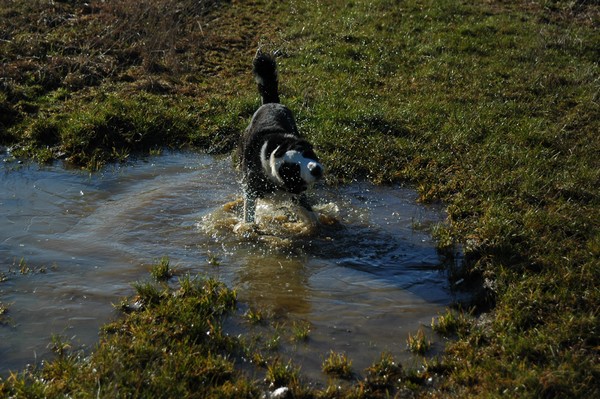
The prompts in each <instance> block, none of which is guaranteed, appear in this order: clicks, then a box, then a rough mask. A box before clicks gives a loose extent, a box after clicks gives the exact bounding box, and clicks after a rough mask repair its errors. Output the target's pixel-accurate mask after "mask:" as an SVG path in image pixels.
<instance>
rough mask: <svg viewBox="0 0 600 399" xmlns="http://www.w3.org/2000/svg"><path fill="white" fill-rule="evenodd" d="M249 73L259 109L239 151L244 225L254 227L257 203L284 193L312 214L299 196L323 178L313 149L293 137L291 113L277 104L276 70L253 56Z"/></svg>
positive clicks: (267, 57)
mask: <svg viewBox="0 0 600 399" xmlns="http://www.w3.org/2000/svg"><path fill="white" fill-rule="evenodd" d="M252 72H253V74H254V78H255V80H256V83H257V84H258V91H259V93H260V95H261V97H262V105H261V106H260V107H259V108H258V109H257V110H256V112H255V113H254V115H253V117H252V120H251V122H250V124H249V126H248V127H247V128H246V130H245V131H244V133H243V135H242V138H241V140H240V143H239V146H238V160H239V162H240V168H241V171H242V188H243V194H244V216H243V218H244V222H246V223H254V221H255V217H254V215H255V209H256V200H257V199H258V198H263V197H265V196H266V195H269V194H271V193H277V192H285V193H288V194H290V195H291V196H292V198H293V200H294V201H295V202H297V203H298V204H299V205H301V206H303V207H304V208H306V209H307V210H311V208H310V205H309V204H308V202H307V201H306V196H305V194H304V192H305V191H306V190H307V189H308V188H309V187H310V186H311V185H312V184H313V183H315V182H316V181H317V180H319V179H321V177H322V176H323V166H322V165H321V163H320V162H319V159H318V157H317V155H316V154H315V152H314V150H313V146H312V145H311V144H310V143H309V142H308V141H306V140H305V139H303V138H302V137H301V136H300V133H299V132H298V128H297V126H296V122H295V120H294V116H293V115H292V112H291V111H290V110H289V109H288V108H287V107H286V106H284V105H282V104H280V102H279V91H278V77H277V65H276V63H275V60H274V59H273V57H271V56H270V55H268V54H265V53H262V52H261V51H260V50H259V51H258V52H257V53H256V56H255V58H254V61H253V63H252Z"/></svg>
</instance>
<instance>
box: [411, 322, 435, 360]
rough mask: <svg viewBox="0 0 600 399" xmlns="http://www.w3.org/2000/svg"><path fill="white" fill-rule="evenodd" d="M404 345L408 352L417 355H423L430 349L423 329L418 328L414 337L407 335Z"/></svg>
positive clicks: (428, 340)
mask: <svg viewBox="0 0 600 399" xmlns="http://www.w3.org/2000/svg"><path fill="white" fill-rule="evenodd" d="M406 344H407V345H408V350H410V351H411V352H413V353H416V354H418V355H425V354H426V353H427V351H429V349H430V348H431V340H430V339H429V338H427V336H426V335H425V331H423V328H419V330H418V331H417V332H416V333H415V334H414V335H413V334H408V338H407V339H406Z"/></svg>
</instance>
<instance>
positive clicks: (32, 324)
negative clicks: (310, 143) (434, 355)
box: [0, 153, 456, 376]
mask: <svg viewBox="0 0 600 399" xmlns="http://www.w3.org/2000/svg"><path fill="white" fill-rule="evenodd" d="M1 158H2V157H0V159H1ZM0 168H2V171H1V172H0V276H1V277H3V280H5V281H2V282H0V302H1V303H3V304H4V305H7V306H8V308H9V312H8V316H9V319H8V322H7V323H4V324H2V325H0V375H3V376H4V375H6V374H7V373H8V371H9V370H19V369H22V368H24V367H25V366H26V365H27V364H35V363H39V362H40V361H41V360H42V359H45V358H47V357H48V356H49V353H50V350H49V348H48V344H49V343H50V341H51V337H52V335H53V334H59V335H61V336H63V337H66V338H67V339H69V340H71V341H72V343H73V344H74V346H76V347H77V346H83V347H88V348H89V347H93V345H94V343H95V342H97V339H98V329H99V327H100V326H101V325H102V324H104V323H106V322H107V321H110V320H111V319H113V318H115V317H117V316H118V314H117V312H116V311H115V310H114V308H113V306H112V304H114V303H118V302H119V301H120V300H121V299H122V298H123V297H125V296H128V295H131V294H132V293H133V289H132V288H131V283H132V282H135V281H139V280H143V279H147V278H148V270H149V268H150V265H151V264H153V263H156V262H157V261H158V260H159V259H160V258H162V257H164V256H167V257H168V258H169V260H170V263H171V265H172V266H174V267H175V268H176V269H177V270H178V271H179V273H186V272H190V273H192V274H197V273H200V274H203V275H209V276H214V277H217V278H218V279H220V280H221V281H224V282H225V283H226V284H227V285H228V286H229V287H232V288H235V289H236V290H237V292H238V298H239V299H240V302H241V304H242V306H244V307H246V308H252V309H260V310H261V311H264V312H265V313H267V314H270V315H274V316H275V317H284V318H286V319H287V320H291V321H296V320H297V321H298V322H301V323H305V325H309V326H310V334H309V339H308V341H306V342H305V343H302V344H293V345H292V344H286V343H283V345H282V348H281V349H282V351H284V352H288V353H289V354H290V355H291V356H292V357H294V359H295V362H297V363H298V364H299V365H300V366H301V367H302V371H303V373H304V374H314V373H318V371H319V369H320V365H321V363H322V361H323V359H324V358H325V357H326V356H327V354H328V353H329V350H330V349H331V350H334V351H338V352H344V353H346V354H347V355H348V357H349V358H350V359H351V360H352V362H353V368H355V369H356V370H362V369H364V368H365V367H368V366H369V365H371V364H372V362H373V361H374V360H377V359H378V358H379V355H380V353H381V352H384V351H385V352H390V353H391V354H393V355H394V356H395V357H396V359H397V360H400V361H405V362H410V361H412V360H411V357H410V356H411V355H410V353H408V352H407V350H406V338H407V336H408V334H409V333H414V332H415V331H416V330H418V328H419V327H420V326H421V325H425V326H429V324H430V322H431V319H432V317H434V316H436V315H438V314H439V313H443V312H444V309H445V306H446V305H447V304H449V303H451V302H453V301H454V300H455V299H456V298H455V296H454V293H453V292H452V291H451V290H450V289H449V286H448V281H447V272H446V271H445V270H446V269H445V267H444V265H443V264H442V259H440V257H439V256H438V254H437V252H436V250H435V245H434V242H433V241H432V239H431V237H430V235H429V234H428V232H427V227H428V226H431V225H432V224H434V223H438V222H439V221H441V220H442V219H443V217H444V215H443V212H442V209H441V208H439V207H436V206H424V205H421V204H417V203H416V193H415V192H414V191H412V190H410V189H407V188H402V187H397V186H396V187H377V186H372V185H370V184H367V183H354V184H351V185H347V186H342V187H329V186H319V187H317V188H316V190H315V194H314V196H313V197H312V200H313V201H314V202H315V203H316V204H317V205H316V206H315V209H316V210H317V216H318V218H319V220H318V221H317V223H318V224H317V225H316V228H313V227H315V226H311V225H310V223H308V222H306V221H305V220H303V219H302V218H295V216H294V212H293V209H291V211H290V209H289V208H286V207H282V206H280V204H278V203H276V202H274V203H268V202H265V203H262V204H260V206H259V209H258V212H257V216H258V217H261V218H262V221H261V219H259V221H260V222H261V224H259V227H260V228H259V230H258V231H246V232H243V231H242V232H240V230H239V229H237V230H236V226H237V224H238V223H239V216H238V215H237V214H236V208H237V203H236V201H238V200H239V198H240V187H239V184H238V181H237V179H238V176H237V173H236V172H235V171H234V170H233V169H232V163H231V160H230V159H229V158H214V157H211V156H207V155H201V154H192V153H171V154H165V155H162V156H157V157H153V158H149V159H147V160H145V161H137V162H135V163H133V164H131V165H128V166H112V167H109V168H107V169H106V170H104V171H103V172H102V173H96V174H91V175H90V174H88V173H85V172H81V171H70V170H65V169H64V168H62V167H61V166H59V165H57V166H50V167H40V166H36V165H18V164H17V163H15V162H2V164H0ZM313 222H314V221H313ZM431 338H432V339H434V338H435V336H434V335H433V334H431ZM438 345H439V344H438ZM440 347H441V346H440Z"/></svg>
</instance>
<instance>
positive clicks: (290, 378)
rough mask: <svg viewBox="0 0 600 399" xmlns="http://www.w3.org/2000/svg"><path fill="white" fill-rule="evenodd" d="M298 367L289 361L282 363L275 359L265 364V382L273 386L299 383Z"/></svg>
mask: <svg viewBox="0 0 600 399" xmlns="http://www.w3.org/2000/svg"><path fill="white" fill-rule="evenodd" d="M299 377H300V369H299V368H298V367H296V366H294V365H293V364H292V362H291V361H289V362H287V363H283V362H282V361H280V360H275V361H274V362H272V363H271V364H269V365H268V366H267V373H266V376H265V380H266V382H268V383H269V384H270V385H271V386H273V387H285V386H290V385H291V386H296V385H298V383H299Z"/></svg>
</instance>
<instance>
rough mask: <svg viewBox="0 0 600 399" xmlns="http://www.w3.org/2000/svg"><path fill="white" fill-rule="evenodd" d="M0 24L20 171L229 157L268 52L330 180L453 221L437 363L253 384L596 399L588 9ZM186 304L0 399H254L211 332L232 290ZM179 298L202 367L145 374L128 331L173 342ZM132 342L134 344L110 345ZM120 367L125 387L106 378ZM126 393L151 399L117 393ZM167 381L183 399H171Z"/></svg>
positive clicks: (558, 4) (480, 8)
mask: <svg viewBox="0 0 600 399" xmlns="http://www.w3.org/2000/svg"><path fill="white" fill-rule="evenodd" d="M0 19H1V20H2V25H3V31H2V32H1V33H0V57H1V58H2V64H1V66H0V144H1V145H3V146H6V147H8V148H10V153H11V154H12V156H13V157H15V158H19V159H23V158H29V159H34V160H36V161H38V162H42V163H44V162H51V161H53V160H56V159H62V160H65V162H66V163H67V164H69V165H71V166H73V167H82V168H87V169H90V170H97V169H99V168H101V167H102V166H103V165H105V164H106V163H109V162H126V161H127V159H129V158H131V157H134V156H143V155H144V154H148V153H156V152H160V151H161V150H162V149H164V148H193V149H197V150H202V151H209V152H212V153H226V152H229V151H231V149H232V148H233V146H234V145H235V142H236V139H237V137H238V135H239V132H240V131H241V130H243V128H244V127H245V125H246V124H247V123H248V120H249V118H250V116H251V115H252V112H253V110H254V109H255V108H256V106H257V105H258V101H259V99H258V96H257V93H256V89H255V87H254V84H253V81H252V77H251V74H250V70H249V65H250V61H251V59H252V57H253V54H254V52H255V51H256V49H257V48H258V47H259V46H262V47H263V48H265V49H268V50H270V51H276V52H277V54H278V55H279V64H280V75H281V76H282V83H281V86H282V87H281V91H282V101H283V102H284V103H286V104H287V105H288V106H290V108H292V110H293V111H294V112H295V113H296V115H297V118H298V123H299V127H300V129H301V130H302V131H303V132H304V133H305V134H306V136H308V138H309V139H310V140H311V141H312V142H314V143H315V146H316V148H317V149H318V152H319V154H320V155H321V157H322V161H323V163H324V164H325V165H327V173H328V179H329V182H331V183H335V182H344V181H348V180H351V179H355V178H366V179H370V180H372V181H374V182H376V183H379V184H387V183H392V182H394V183H397V182H403V183H409V184H412V185H414V186H415V187H416V188H417V189H418V192H419V195H420V199H421V200H422V201H424V202H431V201H442V202H443V203H444V204H446V205H447V211H448V219H447V222H446V223H445V224H444V225H442V226H439V227H438V228H437V229H436V231H435V234H436V238H437V239H438V241H439V247H440V251H443V252H444V253H446V254H447V256H453V255H454V254H456V253H457V251H458V249H459V248H460V250H461V252H462V253H463V254H464V255H463V256H464V261H463V265H462V267H461V268H460V270H456V271H454V273H453V275H452V279H453V281H454V282H456V283H459V282H460V283H461V284H460V285H462V286H464V287H465V289H469V290H473V291H474V292H477V293H478V294H477V296H476V298H474V300H473V303H468V304H463V305H462V309H468V311H466V310H464V311H461V310H458V311H456V313H451V312H449V313H448V315H445V316H444V317H441V318H440V320H438V325H437V329H438V330H439V331H443V332H444V333H446V334H448V335H449V336H452V337H453V340H451V341H449V343H448V345H447V348H446V351H445V353H444V354H443V356H442V357H440V358H439V359H435V360H431V361H430V362H429V364H428V366H427V367H425V368H424V369H423V370H418V371H407V370H402V369H401V368H399V367H398V366H397V365H395V364H394V363H393V361H392V360H390V359H388V358H386V357H382V359H381V360H380V361H379V362H378V363H377V364H376V365H374V366H373V369H372V370H371V371H370V374H369V376H370V377H368V378H367V379H365V380H364V381H355V382H354V383H353V384H350V386H348V387H345V388H343V389H342V388H341V390H337V389H336V388H334V387H333V386H332V387H329V388H327V389H323V390H318V389H311V388H310V387H309V386H307V385H304V384H303V383H302V382H301V381H300V379H299V377H298V375H297V370H295V369H294V368H293V366H291V365H289V364H281V363H278V362H277V361H276V360H274V359H263V360H264V363H262V361H257V364H259V363H262V364H263V367H264V368H265V370H266V374H267V377H266V380H267V382H268V383H273V384H275V385H280V384H287V385H288V386H290V387H291V388H292V390H293V393H294V397H373V396H381V397H386V395H387V394H389V395H391V396H394V395H399V396H400V397H404V396H411V395H414V396H417V397H418V396H434V397H452V396H454V397H461V398H462V397H496V396H508V397H532V398H537V397H547V398H551V397H561V398H562V397H582V398H583V397H586V398H587V397H595V396H599V395H600V383H599V381H600V329H599V325H600V323H599V320H598V317H599V309H600V261H599V259H600V217H599V215H600V195H599V189H598V187H600V157H599V156H598V154H600V140H599V138H598V132H600V98H599V92H600V66H599V64H598V62H599V60H600V33H599V32H600V5H599V4H598V3H597V2H596V1H584V0H581V1H559V0H554V1H553V0H547V1H544V0H539V1H529V2H523V1H517V0H514V1H512V0H506V1H499V0H490V1H485V2H479V1H466V0H465V1H452V0H440V1H433V0H432V1H427V0H406V1H385V0H375V1H371V2H366V1H360V0H356V1H338V0H323V1H305V0H290V1H286V2H271V1H261V0H257V1H252V2H249V1H248V2H245V1H244V2H237V1H231V2H221V1H218V0H212V1H204V2H197V1H187V0H186V1H181V0H179V1H176V0H154V1H152V0H138V1H135V2H134V1H130V0H124V1H111V0H108V1H103V2H101V1H94V0H93V1H89V2H83V1H78V0H62V1H52V2H50V1H41V0H11V1H4V2H2V4H1V5H0ZM10 161H11V159H8V160H7V162H10ZM186 284H187V285H186ZM182 285H184V286H186V287H188V291H185V290H184V292H181V293H180V295H177V296H173V295H171V294H167V293H166V292H167V291H165V290H166V289H167V288H165V287H162V286H160V285H158V286H155V285H148V286H140V287H137V289H138V293H139V294H140V296H141V297H143V298H145V300H146V301H147V303H149V304H151V306H150V305H149V306H148V307H147V308H146V309H145V310H144V311H143V313H140V312H132V313H130V314H128V315H126V316H124V318H123V320H122V321H121V322H120V323H122V324H119V325H112V326H107V327H106V334H107V338H105V339H103V340H102V342H101V343H100V345H99V349H98V351H97V352H96V354H95V355H92V356H90V357H87V358H81V357H79V356H78V355H76V354H70V353H69V352H68V350H67V349H68V348H67V346H68V345H67V344H66V343H63V342H56V343H55V344H56V345H55V346H56V349H57V353H58V359H57V361H56V362H55V363H53V364H50V365H47V366H46V367H45V368H44V369H43V370H37V371H34V372H28V371H24V372H23V373H20V374H15V375H14V376H12V377H10V378H8V379H6V380H4V381H0V393H3V394H7V395H19V394H22V395H31V396H61V395H62V396H72V397H75V396H77V397H79V396H81V397H88V396H96V394H98V396H106V397H109V396H110V397H113V396H114V395H113V394H115V393H118V392H121V395H122V396H128V395H134V396H135V395H149V394H151V393H152V392H163V393H164V394H165V395H167V396H168V394H167V393H166V392H170V393H171V394H173V395H175V394H177V395H184V394H190V392H193V393H194V394H195V395H197V396H200V397H206V396H208V395H220V396H219V397H226V396H228V397H239V396H248V397H259V396H260V394H261V392H262V391H261V388H260V387H259V386H258V385H260V384H258V385H257V383H256V382H252V381H248V380H246V379H245V378H244V376H243V374H242V373H240V372H239V371H238V370H237V369H236V368H235V367H234V364H235V361H234V359H235V356H236V355H239V354H240V352H243V351H244V350H245V349H243V345H242V344H241V343H239V342H229V341H227V340H226V339H224V338H223V337H220V336H219V334H218V321H219V317H220V315H221V313H226V312H227V311H231V310H227V309H230V308H231V307H233V305H232V303H234V302H235V300H234V299H232V298H231V297H230V295H232V293H230V292H229V291H227V289H226V288H224V287H221V286H220V285H219V284H218V283H216V282H202V283H201V284H200V283H198V284H197V283H196V282H190V281H187V282H182ZM157 287H158V288H157ZM161 287H162V288H161ZM199 287H200V288H199ZM206 287H209V288H210V289H208V291H206V290H204V291H203V289H204V288H206ZM180 289H184V288H183V287H182V288H180ZM189 292H194V293H196V294H197V296H196V297H197V298H203V299H202V300H206V301H209V300H210V301H217V302H216V303H220V302H218V301H222V300H224V301H225V302H224V304H222V305H221V307H219V309H222V312H221V311H219V312H216V313H210V312H209V313H208V314H206V315H205V316H206V320H208V323H209V325H204V327H205V328H206V329H211V328H213V329H214V331H215V337H213V338H211V339H207V340H208V341H210V342H196V341H195V338H194V337H196V336H197V334H198V331H187V330H186V331H183V330H182V331H177V334H180V335H179V336H178V337H179V338H180V342H185V343H189V344H190V345H192V344H193V345H198V347H196V346H194V348H196V350H197V351H198V353H202V354H203V356H205V358H204V359H205V361H204V362H203V363H202V362H200V363H202V364H199V363H193V364H192V360H194V361H199V360H195V359H189V358H177V359H178V362H171V363H169V362H167V361H161V360H164V358H163V357H161V355H160V354H159V353H157V351H160V347H159V346H156V347H154V346H152V345H151V344H150V343H151V342H153V340H154V341H155V340H157V338H156V337H147V336H146V331H147V328H146V327H144V326H145V324H144V323H150V325H153V326H156V327H155V331H156V332H157V334H158V333H160V334H162V333H164V330H172V329H174V328H175V327H173V324H168V325H162V326H161V324H160V323H161V322H167V321H165V320H164V319H165V318H166V317H164V318H161V317H158V316H151V314H157V313H159V312H160V311H159V310H156V308H155V306H158V307H159V308H160V307H161V306H163V305H164V306H165V308H164V309H165V310H164V311H168V309H172V308H173V307H177V305H174V304H172V303H171V302H172V301H173V300H175V299H173V298H180V299H181V300H182V301H184V303H185V305H181V306H180V308H181V310H182V315H181V317H182V319H181V320H187V319H186V318H187V317H191V316H190V315H189V314H186V313H185V312H186V311H187V310H189V309H198V307H200V308H202V306H201V304H198V303H196V302H195V300H194V299H190V296H188V295H187V293H189ZM201 293H204V294H201ZM211 293H212V294H214V293H221V294H219V295H217V297H216V298H215V297H210V295H209V294H211ZM202 295H207V296H209V297H210V298H204V296H202ZM215 295H216V294H215ZM185 301H187V302H185ZM190 301H191V302H190ZM198 301H200V299H198ZM0 309H4V308H3V307H0ZM147 309H151V310H152V312H147ZM202 309H204V308H202ZM203 311H204V310H203ZM5 312H8V314H9V313H10V309H8V310H2V313H5ZM452 314H456V316H451V315H452ZM178 317H179V316H178ZM181 320H179V321H173V320H168V322H169V323H171V322H173V323H175V324H174V325H178V324H177V323H182V321H181ZM211 331H213V330H211ZM138 334H139V335H138ZM138 336H139V339H138V342H142V343H143V346H141V347H136V346H134V345H133V343H131V342H129V341H126V340H127V337H138ZM161 337H162V336H161ZM119 338H121V340H119ZM146 338H148V339H147V340H146ZM150 338H151V339H150ZM161 339H167V338H164V337H163V338H161ZM133 341H135V340H133ZM192 341H193V342H192ZM120 345H125V347H126V348H127V349H123V348H124V347H121V346H120ZM205 345H206V346H205ZM111 348H113V349H114V348H120V350H119V352H118V353H120V354H123V353H127V354H129V356H131V357H130V358H129V359H126V360H123V359H119V360H118V361H117V360H115V359H116V358H115V357H114V356H116V353H117V352H114V351H113V352H111ZM180 350H182V351H183V352H185V351H186V348H185V345H184V346H182V348H180ZM227 351H229V352H230V355H223V353H227ZM216 352H218V353H219V354H221V355H219V356H214V355H215V353H216ZM180 355H181V356H183V353H182V354H180ZM254 356H258V357H260V356H259V355H258V352H256V353H255V354H254ZM140 359H142V360H140ZM119 362H121V363H123V364H129V363H127V362H130V363H131V364H132V366H131V367H132V369H131V370H125V369H123V370H121V371H122V372H121V373H120V372H119V370H117V369H114V368H113V369H109V367H108V366H107V365H111V364H112V365H114V364H118V363H119ZM135 364H137V365H140V364H142V365H143V366H144V367H146V366H148V367H146V368H140V369H133V367H134V366H133V365H135ZM103 365H104V366H103ZM140 367H142V366H140ZM199 370H200V371H199ZM192 371H193V373H195V374H194V375H191V374H190V373H192ZM386 372H387V374H386ZM80 373H84V374H85V373H87V374H85V376H83V374H80ZM94 373H95V374H94ZM144 373H148V374H144ZM203 373H204V374H203ZM141 375H145V376H146V377H147V378H150V377H148V376H150V375H151V376H155V377H156V378H155V379H152V382H153V383H156V384H157V385H151V386H150V388H149V387H148V386H137V387H136V389H137V390H134V391H125V388H122V387H125V386H128V383H129V382H130V381H132V380H136V381H137V379H139V378H140V376H141ZM389 375H394V376H395V377H398V378H394V379H393V380H392V379H389V378H388V379H386V378H384V376H389ZM430 377H431V379H430ZM278 378H279V379H278ZM173 379H176V380H178V381H182V383H181V385H177V386H176V387H172V388H173V389H175V388H177V389H181V390H178V391H175V390H174V391H167V390H166V388H165V387H166V386H169V384H170V382H169V381H173ZM77 381H81V382H80V383H77ZM428 381H433V383H428ZM101 388H102V389H101ZM146 388H147V389H148V390H147V391H145V390H144V389H146ZM120 390H122V391H120ZM186 390H187V391H186ZM100 394H102V395H100Z"/></svg>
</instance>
